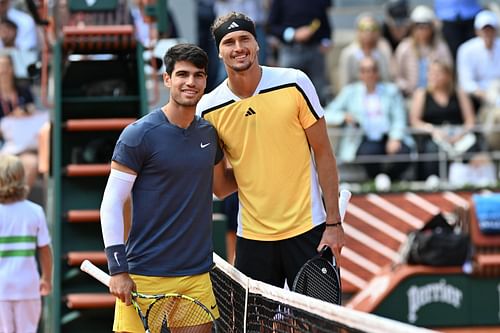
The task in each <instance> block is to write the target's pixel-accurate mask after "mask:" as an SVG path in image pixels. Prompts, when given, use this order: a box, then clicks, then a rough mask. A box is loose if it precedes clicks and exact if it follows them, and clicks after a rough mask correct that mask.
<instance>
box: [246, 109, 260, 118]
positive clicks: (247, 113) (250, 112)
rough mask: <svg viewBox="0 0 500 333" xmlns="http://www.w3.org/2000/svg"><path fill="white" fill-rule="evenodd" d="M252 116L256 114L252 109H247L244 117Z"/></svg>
mask: <svg viewBox="0 0 500 333" xmlns="http://www.w3.org/2000/svg"><path fill="white" fill-rule="evenodd" d="M254 114H257V113H256V112H255V111H254V110H252V108H248V110H247V112H245V117H248V116H252V115H254Z"/></svg>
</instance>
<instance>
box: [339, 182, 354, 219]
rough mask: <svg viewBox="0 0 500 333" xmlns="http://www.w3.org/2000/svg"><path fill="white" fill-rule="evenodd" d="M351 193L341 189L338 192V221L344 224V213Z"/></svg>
mask: <svg viewBox="0 0 500 333" xmlns="http://www.w3.org/2000/svg"><path fill="white" fill-rule="evenodd" d="M351 195H352V194H351V192H350V191H348V190H346V189H343V190H341V191H340V195H339V213H340V220H341V221H342V222H344V216H345V212H346V210H347V204H348V203H349V200H350V199H351Z"/></svg>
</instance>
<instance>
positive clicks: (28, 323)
mask: <svg viewBox="0 0 500 333" xmlns="http://www.w3.org/2000/svg"><path fill="white" fill-rule="evenodd" d="M41 313H42V300H41V299H30V300H21V301H0V333H14V332H15V333H36V332H37V329H38V322H39V321H40V316H41Z"/></svg>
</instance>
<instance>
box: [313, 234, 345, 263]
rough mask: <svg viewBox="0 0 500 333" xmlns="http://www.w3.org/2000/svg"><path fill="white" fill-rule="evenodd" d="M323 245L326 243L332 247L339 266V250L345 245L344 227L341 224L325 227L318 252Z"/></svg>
mask: <svg viewBox="0 0 500 333" xmlns="http://www.w3.org/2000/svg"><path fill="white" fill-rule="evenodd" d="M325 245H328V246H329V247H330V249H332V251H333V254H334V255H335V258H336V259H337V263H338V264H339V266H340V251H341V250H342V248H343V247H344V245H345V239H344V229H343V228H342V225H339V226H336V227H326V228H325V231H324V232H323V237H322V238H321V241H320V242H319V246H318V248H317V251H318V252H320V251H321V249H322V248H323V247H324V246H325Z"/></svg>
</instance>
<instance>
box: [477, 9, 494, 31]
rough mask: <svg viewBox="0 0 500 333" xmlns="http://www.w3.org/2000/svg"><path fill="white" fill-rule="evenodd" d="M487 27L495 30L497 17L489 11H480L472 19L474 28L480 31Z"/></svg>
mask: <svg viewBox="0 0 500 333" xmlns="http://www.w3.org/2000/svg"><path fill="white" fill-rule="evenodd" d="M488 25H489V26H491V27H493V28H495V29H496V28H498V18H497V16H496V15H495V13H493V12H492V11H490V10H483V11H480V12H479V13H478V14H477V15H476V18H475V19H474V28H476V30H481V29H483V28H484V27H486V26H488Z"/></svg>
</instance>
